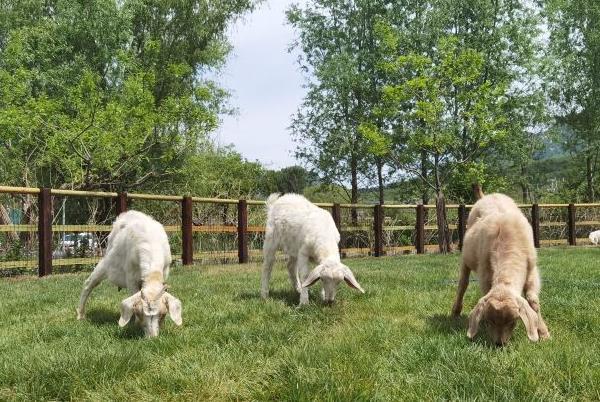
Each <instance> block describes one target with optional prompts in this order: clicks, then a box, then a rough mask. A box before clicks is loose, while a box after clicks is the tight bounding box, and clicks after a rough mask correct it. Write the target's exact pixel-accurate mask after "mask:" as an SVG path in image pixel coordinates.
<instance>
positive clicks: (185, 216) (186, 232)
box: [181, 196, 194, 265]
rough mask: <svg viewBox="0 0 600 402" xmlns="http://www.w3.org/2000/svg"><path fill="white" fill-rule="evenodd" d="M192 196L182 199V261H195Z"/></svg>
mask: <svg viewBox="0 0 600 402" xmlns="http://www.w3.org/2000/svg"><path fill="white" fill-rule="evenodd" d="M192 225H193V222H192V197H190V196H185V197H183V200H182V201H181V263H182V264H183V265H192V264H193V263H194V239H193V231H192Z"/></svg>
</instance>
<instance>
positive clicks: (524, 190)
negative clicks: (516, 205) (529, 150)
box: [521, 165, 529, 204]
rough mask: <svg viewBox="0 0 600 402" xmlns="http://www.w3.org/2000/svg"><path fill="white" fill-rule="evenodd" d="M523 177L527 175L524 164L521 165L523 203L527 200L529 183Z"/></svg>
mask: <svg viewBox="0 0 600 402" xmlns="http://www.w3.org/2000/svg"><path fill="white" fill-rule="evenodd" d="M525 177H527V171H526V170H525V166H523V165H521V197H522V199H523V204H527V203H528V202H529V185H528V184H527V182H526V181H525Z"/></svg>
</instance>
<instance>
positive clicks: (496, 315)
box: [452, 194, 550, 345]
mask: <svg viewBox="0 0 600 402" xmlns="http://www.w3.org/2000/svg"><path fill="white" fill-rule="evenodd" d="M462 254H463V255H462V265H461V270H460V279H459V284H458V292H457V296H456V301H455V303H454V307H453V309H452V313H453V314H454V315H455V316H458V315H460V313H461V311H462V307H463V297H464V294H465V291H466V289H467V285H468V284H469V274H470V272H471V271H474V272H476V273H477V276H478V278H479V286H480V288H481V291H482V293H483V294H484V296H483V297H482V298H481V299H480V300H479V302H478V303H477V305H476V306H475V308H474V309H473V311H472V312H471V314H470V315H469V329H468V331H467V336H468V337H469V338H471V339H473V338H474V337H475V335H476V334H477V331H478V329H479V323H480V321H481V320H482V319H485V320H486V321H487V322H488V324H489V328H490V332H491V335H492V338H493V341H494V343H495V344H497V345H504V344H506V343H507V342H508V340H509V339H510V336H511V334H512V332H513V329H514V327H515V325H516V321H517V319H519V318H520V319H521V320H522V321H523V323H524V324H525V328H526V330H527V336H528V338H529V339H530V340H532V341H537V340H538V339H539V338H542V339H545V338H548V337H549V336H550V334H549V332H548V328H547V327H546V324H545V322H544V320H543V319H542V315H541V312H540V303H539V292H540V287H541V284H540V277H539V273H538V268H537V255H536V250H535V247H534V244H533V232H532V229H531V226H530V224H529V222H528V221H527V218H525V216H524V215H523V213H522V212H521V210H520V209H519V208H518V207H517V205H516V204H515V202H514V201H513V200H512V199H511V198H509V197H507V196H505V195H503V194H491V195H487V196H484V197H483V198H481V199H480V200H479V201H477V202H476V203H475V205H474V206H473V209H472V210H471V213H470V214H469V219H468V228H467V232H466V233H465V239H464V244H463V249H462ZM522 293H524V294H525V297H523V296H522Z"/></svg>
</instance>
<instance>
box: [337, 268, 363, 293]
mask: <svg viewBox="0 0 600 402" xmlns="http://www.w3.org/2000/svg"><path fill="white" fill-rule="evenodd" d="M342 271H343V272H344V281H346V283H347V284H348V286H350V287H351V288H354V289H356V290H358V291H359V292H360V293H365V290H364V289H363V288H362V286H360V283H358V281H357V280H356V278H355V277H354V274H353V273H352V271H350V268H348V267H347V266H345V265H344V266H343V268H342Z"/></svg>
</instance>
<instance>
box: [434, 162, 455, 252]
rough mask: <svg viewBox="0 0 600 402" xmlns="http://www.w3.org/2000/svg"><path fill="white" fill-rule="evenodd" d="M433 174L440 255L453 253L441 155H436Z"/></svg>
mask: <svg viewBox="0 0 600 402" xmlns="http://www.w3.org/2000/svg"><path fill="white" fill-rule="evenodd" d="M433 173H434V175H435V193H436V198H435V212H436V220H437V227H438V245H439V249H440V253H442V254H446V253H448V252H450V251H451V247H450V231H449V230H448V216H447V215H446V199H445V197H444V193H443V192H442V184H441V181H440V172H439V155H438V154H435V155H434V165H433Z"/></svg>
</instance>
